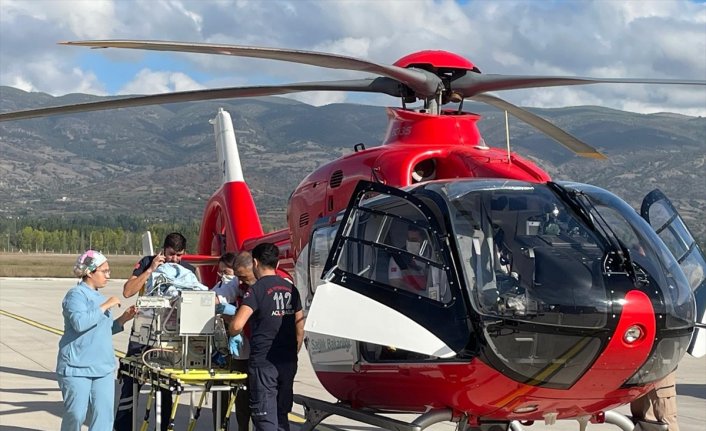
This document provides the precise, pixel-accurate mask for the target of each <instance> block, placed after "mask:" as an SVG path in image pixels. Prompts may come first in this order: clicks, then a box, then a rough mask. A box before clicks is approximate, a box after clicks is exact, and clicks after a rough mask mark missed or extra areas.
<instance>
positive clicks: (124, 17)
mask: <svg viewBox="0 0 706 431" xmlns="http://www.w3.org/2000/svg"><path fill="white" fill-rule="evenodd" d="M704 24H706V4H704V3H695V2H692V1H688V0H675V1H662V0H655V1H650V0H646V1H630V0H625V1H621V0H612V1H590V2H562V1H551V2H529V1H523V0H519V1H511V0H506V1H503V2H488V1H471V2H467V3H462V4H461V3H457V2H455V1H451V0H390V1H385V2H378V1H366V0H346V1H334V0H329V1H325V2H322V1H304V0H298V1H291V0H289V1H283V0H271V1H267V2H261V1H250V0H238V1H235V2H232V1H210V2H200V1H192V0H181V1H177V0H153V1H147V0H145V1H142V0H139V1H137V0H135V1H132V0H120V1H118V0H114V1H109V0H101V1H80V0H74V1H68V0H51V1H40V0H33V1H25V0H0V84H2V85H18V86H19V85H21V86H23V88H33V89H36V90H39V91H45V92H49V93H51V94H62V92H66V91H76V89H81V88H83V89H86V91H95V92H97V93H99V94H100V92H101V91H104V89H105V88H120V92H121V93H123V92H131V93H132V92H140V93H157V92H162V91H172V90H173V89H176V88H186V89H193V88H203V87H205V86H211V85H217V86H235V85H258V84H272V83H288V82H301V81H315V80H332V79H351V78H356V77H362V76H367V74H361V73H358V72H350V71H339V70H330V69H323V68H317V67H313V66H302V65H296V64H287V63H283V62H279V61H268V60H257V59H244V58H233V57H226V56H207V55H199V54H175V53H170V54H164V55H161V56H155V55H154V54H152V55H147V54H144V53H141V52H139V51H118V50H105V51H88V50H85V49H81V48H70V47H63V46H57V45H56V44H55V43H56V42H57V41H60V40H71V39H83V38H86V39H97V38H124V39H161V40H180V41H194V42H208V43H227V44H241V45H256V46H272V47H282V48H293V49H303V50H319V51H325V52H332V53H335V54H339V55H348V56H355V57H361V58H365V59H368V60H371V61H373V62H377V63H387V64H391V63H393V62H395V61H396V60H397V59H398V58H400V57H402V56H404V55H407V54H409V53H412V52H415V51H419V50H423V49H445V50H448V51H452V52H456V53H458V54H460V55H463V56H464V57H466V58H468V59H469V60H470V61H472V62H473V63H474V64H476V65H477V66H478V67H479V68H480V69H481V70H482V71H483V72H484V73H504V74H521V75H547V74H560V75H573V76H576V75H578V76H598V77H609V76H610V77H633V78H639V77H641V78H684V79H706V25H704ZM157 57H158V58H161V59H168V61H169V63H168V64H164V63H150V62H149V61H151V60H152V59H154V58H157ZM97 58H100V59H102V61H103V62H104V63H106V62H111V61H118V60H119V61H121V62H122V64H134V65H135V66H132V68H131V69H134V70H141V72H139V75H137V74H136V75H135V76H132V77H125V76H117V75H116V72H115V71H112V70H110V68H109V67H102V68H96V67H94V66H93V63H92V61H94V60H95V59H97ZM42 69H45V70H46V71H47V73H46V75H47V76H44V73H43V72H42ZM145 69H147V70H148V71H145ZM116 70H120V71H121V73H124V72H122V71H124V70H125V68H116ZM167 70H168V71H170V72H155V71H167ZM135 73H137V72H135ZM116 82H118V84H116ZM705 92H706V89H704V88H703V87H702V88H693V87H682V88H677V87H670V88H669V89H665V88H662V87H658V86H652V87H649V89H647V88H646V87H643V86H619V85H605V86H601V85H596V86H590V87H582V88H563V89H537V90H531V91H530V90H528V91H523V92H514V91H512V92H502V93H499V95H500V96H501V97H505V98H507V99H508V100H510V101H511V102H513V103H518V104H530V105H532V106H545V107H552V106H566V105H569V104H603V105H604V106H608V107H613V108H618V109H635V110H640V112H645V111H649V112H653V111H652V110H653V109H664V110H674V111H678V112H685V113H686V112H689V113H693V112H700V113H702V114H704V115H706V103H704V101H705V99H706V95H704V93H705ZM343 97H344V96H343V95H342V94H339V93H336V94H331V93H321V94H314V95H301V96H296V98H297V99H298V100H308V101H311V102H312V103H315V104H322V103H330V102H328V101H335V102H338V101H341V100H342V98H343ZM355 99H356V100H359V97H357V96H356V98H355ZM380 99H381V98H380V97H374V98H373V97H371V98H370V100H371V101H375V102H379V101H380ZM384 100H386V101H387V103H390V104H396V103H397V101H396V100H394V99H391V98H385V99H384Z"/></svg>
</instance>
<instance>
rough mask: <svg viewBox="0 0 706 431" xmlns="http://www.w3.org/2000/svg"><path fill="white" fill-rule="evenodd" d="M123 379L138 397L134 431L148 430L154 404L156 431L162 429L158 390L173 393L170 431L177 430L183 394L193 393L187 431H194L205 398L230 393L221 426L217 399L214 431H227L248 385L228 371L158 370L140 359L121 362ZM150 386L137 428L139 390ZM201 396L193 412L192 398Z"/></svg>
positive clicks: (134, 404) (134, 402)
mask: <svg viewBox="0 0 706 431" xmlns="http://www.w3.org/2000/svg"><path fill="white" fill-rule="evenodd" d="M119 374H120V376H128V377H131V378H133V379H134V380H133V394H135V395H136V396H134V397H133V400H132V429H133V431H137V430H140V431H144V430H146V429H147V428H148V425H149V419H150V416H151V407H152V404H153V403H154V408H155V429H158V430H159V429H161V421H162V419H161V414H160V413H161V403H162V399H161V394H162V392H161V391H160V390H159V389H167V390H169V392H171V393H172V401H173V402H172V410H171V412H170V416H169V427H168V429H169V430H173V429H174V426H175V424H174V419H175V417H176V412H177V408H178V407H179V398H180V397H181V395H182V394H183V393H190V394H191V395H192V397H191V406H190V407H191V412H190V413H191V414H190V421H189V425H188V426H187V428H186V429H187V430H188V431H192V430H193V428H194V426H195V425H196V421H197V420H198V418H199V416H200V413H201V408H202V406H203V402H204V400H205V398H206V394H208V393H215V392H219V391H229V392H230V397H229V398H228V400H229V401H228V406H226V408H227V409H228V410H226V416H225V420H224V421H223V423H222V424H221V405H220V397H214V399H215V402H214V407H215V418H216V420H215V429H216V430H226V429H227V427H228V420H229V418H230V412H231V411H232V410H233V405H234V403H235V399H236V397H237V396H238V391H239V390H240V389H244V388H245V386H246V384H247V377H248V376H247V374H245V373H240V372H233V371H230V370H227V369H218V368H214V369H210V370H205V369H193V370H189V369H187V370H184V369H181V368H179V369H175V368H158V367H154V366H151V365H147V364H146V363H145V362H144V361H143V360H142V359H141V358H140V357H132V356H131V357H125V358H121V359H120V366H119ZM144 385H149V386H150V389H149V395H148V399H147V408H146V411H145V415H144V418H143V422H142V425H141V426H140V427H138V425H137V408H138V398H139V395H138V394H139V393H140V391H139V387H140V386H144ZM198 392H200V393H201V396H200V397H199V402H198V406H197V407H196V408H194V405H193V395H194V394H195V393H198Z"/></svg>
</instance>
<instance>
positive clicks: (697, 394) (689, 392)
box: [677, 383, 706, 400]
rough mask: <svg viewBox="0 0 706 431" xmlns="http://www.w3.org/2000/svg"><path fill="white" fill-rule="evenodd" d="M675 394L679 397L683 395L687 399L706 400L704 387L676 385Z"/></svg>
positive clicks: (685, 384)
mask: <svg viewBox="0 0 706 431" xmlns="http://www.w3.org/2000/svg"><path fill="white" fill-rule="evenodd" d="M677 393H678V394H679V395H685V396H687V397H694V398H700V399H702V400H706V385H699V384H693V383H679V384H677Z"/></svg>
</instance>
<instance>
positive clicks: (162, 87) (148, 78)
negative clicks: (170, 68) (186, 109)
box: [118, 69, 205, 94]
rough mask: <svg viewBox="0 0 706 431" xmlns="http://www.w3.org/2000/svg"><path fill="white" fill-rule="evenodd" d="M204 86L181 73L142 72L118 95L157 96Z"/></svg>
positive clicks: (148, 70)
mask: <svg viewBox="0 0 706 431" xmlns="http://www.w3.org/2000/svg"><path fill="white" fill-rule="evenodd" d="M203 88H205V87H204V86H203V85H201V84H199V83H198V82H196V81H194V80H193V79H191V78H190V77H189V76H187V75H185V74H183V73H181V72H165V71H153V70H150V69H143V70H141V71H140V72H139V73H138V74H137V76H135V79H133V80H132V81H130V82H129V83H128V84H127V85H125V86H124V87H122V88H121V89H120V91H118V94H157V93H168V92H171V91H190V90H201V89H203Z"/></svg>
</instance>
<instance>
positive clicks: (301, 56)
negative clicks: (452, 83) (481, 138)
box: [61, 40, 442, 98]
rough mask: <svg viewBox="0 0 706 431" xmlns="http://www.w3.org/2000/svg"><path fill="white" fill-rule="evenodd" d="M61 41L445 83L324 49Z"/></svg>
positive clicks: (422, 84)
mask: <svg viewBox="0 0 706 431" xmlns="http://www.w3.org/2000/svg"><path fill="white" fill-rule="evenodd" d="M61 44H62V45H72V46H87V47H91V48H94V49H98V48H122V49H144V50H152V51H176V52H193V53H199V54H218V55H231V56H236V57H251V58H263V59H269V60H280V61H287V62H290V63H299V64H308V65H312V66H319V67H325V68H329V69H344V70H355V71H360V72H369V73H374V74H376V75H380V76H385V77H388V78H392V79H395V80H397V81H399V82H401V83H403V84H405V85H407V86H408V87H410V88H411V89H412V90H414V92H415V93H416V94H417V95H419V96H420V97H423V98H427V97H431V96H434V95H436V94H437V93H438V91H439V90H440V88H441V86H442V82H441V79H440V78H439V77H438V76H436V75H435V74H433V73H431V72H427V71H425V70H419V69H414V70H412V69H407V68H404V67H398V66H394V65H385V64H377V63H373V62H371V61H367V60H361V59H359V58H354V57H347V56H343V55H336V54H329V53H324V52H314V51H302V50H294V49H282V48H263V47H253V46H242V45H219V44H207V43H186V42H169V41H140V40H84V41H72V42H61Z"/></svg>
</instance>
